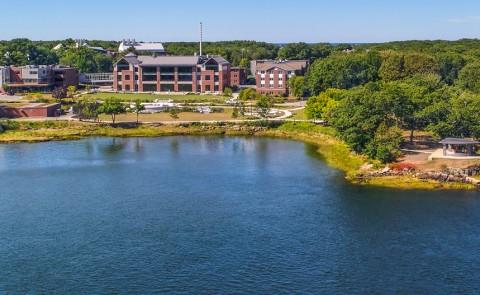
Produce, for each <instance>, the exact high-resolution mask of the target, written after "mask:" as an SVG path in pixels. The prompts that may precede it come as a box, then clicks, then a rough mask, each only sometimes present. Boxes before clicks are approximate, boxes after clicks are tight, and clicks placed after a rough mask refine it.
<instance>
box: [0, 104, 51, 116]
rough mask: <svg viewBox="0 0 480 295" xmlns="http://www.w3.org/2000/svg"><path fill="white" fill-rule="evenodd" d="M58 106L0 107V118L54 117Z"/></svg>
mask: <svg viewBox="0 0 480 295" xmlns="http://www.w3.org/2000/svg"><path fill="white" fill-rule="evenodd" d="M59 111H60V104H59V103H54V104H41V103H40V104H36V103H32V104H27V105H25V106H21V107H10V106H1V105H0V117H2V118H30V117H56V116H58V115H59Z"/></svg>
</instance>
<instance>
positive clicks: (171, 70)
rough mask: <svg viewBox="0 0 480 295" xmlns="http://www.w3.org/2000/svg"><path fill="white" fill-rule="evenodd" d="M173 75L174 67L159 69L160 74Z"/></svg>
mask: <svg viewBox="0 0 480 295" xmlns="http://www.w3.org/2000/svg"><path fill="white" fill-rule="evenodd" d="M173 73H175V68H174V67H160V74H171V75H173Z"/></svg>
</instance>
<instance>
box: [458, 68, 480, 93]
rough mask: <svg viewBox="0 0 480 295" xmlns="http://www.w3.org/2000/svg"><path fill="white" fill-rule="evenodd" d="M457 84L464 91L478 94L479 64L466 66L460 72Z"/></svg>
mask: <svg viewBox="0 0 480 295" xmlns="http://www.w3.org/2000/svg"><path fill="white" fill-rule="evenodd" d="M457 84H458V85H459V86H460V87H461V88H462V89H464V90H468V91H471V92H474V93H480V62H473V63H469V64H467V65H466V66H465V67H464V68H463V69H462V70H461V71H460V74H459V76H458V81H457Z"/></svg>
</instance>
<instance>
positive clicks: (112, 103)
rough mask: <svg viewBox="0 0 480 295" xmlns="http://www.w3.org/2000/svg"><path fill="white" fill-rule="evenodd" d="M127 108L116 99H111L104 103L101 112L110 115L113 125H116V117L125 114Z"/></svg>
mask: <svg viewBox="0 0 480 295" xmlns="http://www.w3.org/2000/svg"><path fill="white" fill-rule="evenodd" d="M126 110H127V108H126V107H125V105H124V104H123V103H121V102H120V101H118V100H116V99H115V98H109V99H107V100H105V101H104V102H103V104H102V105H101V106H100V109H99V112H100V113H102V114H106V115H110V116H111V117H112V124H113V125H115V119H116V116H117V115H119V114H124V113H125V112H126Z"/></svg>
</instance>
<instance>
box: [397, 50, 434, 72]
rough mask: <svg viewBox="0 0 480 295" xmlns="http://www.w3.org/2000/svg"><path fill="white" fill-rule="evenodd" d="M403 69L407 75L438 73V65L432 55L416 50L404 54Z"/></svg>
mask: <svg viewBox="0 0 480 295" xmlns="http://www.w3.org/2000/svg"><path fill="white" fill-rule="evenodd" d="M404 69H405V75H406V76H407V77H412V76H414V75H418V74H439V72H440V66H439V65H438V63H437V61H436V60H435V58H434V57H433V56H431V55H428V54H424V53H418V52H416V53H410V54H406V55H405V57H404Z"/></svg>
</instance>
